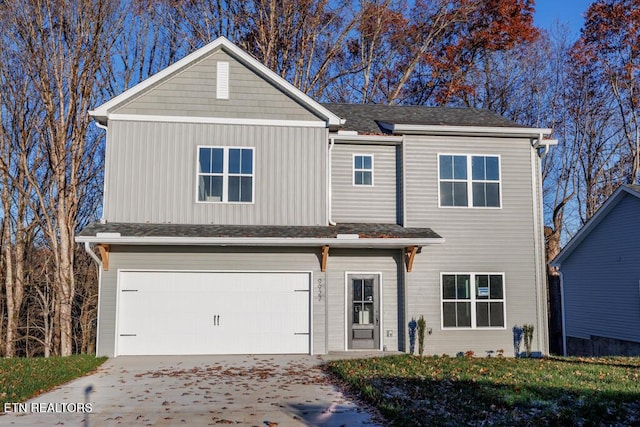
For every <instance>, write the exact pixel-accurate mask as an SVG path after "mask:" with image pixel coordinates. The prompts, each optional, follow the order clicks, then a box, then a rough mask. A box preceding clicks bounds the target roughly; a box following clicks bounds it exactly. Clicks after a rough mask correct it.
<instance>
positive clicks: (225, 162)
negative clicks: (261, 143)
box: [196, 145, 256, 205]
mask: <svg viewBox="0 0 640 427" xmlns="http://www.w3.org/2000/svg"><path fill="white" fill-rule="evenodd" d="M201 148H209V149H222V150H223V159H222V173H202V172H200V170H199V169H200V149H201ZM233 149H238V150H251V153H252V154H251V161H252V164H251V174H246V173H244V174H243V173H230V172H229V150H233ZM201 176H222V200H220V201H206V200H199V197H198V193H199V191H198V190H199V188H200V187H199V185H200V177H201ZM230 176H244V177H251V179H252V185H251V201H250V202H241V201H229V177H230ZM255 197H256V150H255V147H245V146H237V147H235V146H220V145H198V146H197V147H196V203H207V204H211V203H214V204H220V203H225V204H240V205H251V204H254V203H255V200H256V199H255Z"/></svg>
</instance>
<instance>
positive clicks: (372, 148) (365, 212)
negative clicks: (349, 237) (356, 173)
mask: <svg viewBox="0 0 640 427" xmlns="http://www.w3.org/2000/svg"><path fill="white" fill-rule="evenodd" d="M399 151H400V150H399V148H397V147H395V146H384V145H349V144H335V145H334V147H333V149H332V153H331V169H332V171H331V181H332V187H331V197H332V204H331V209H332V219H333V220H334V221H336V222H369V223H391V224H396V223H399V221H400V218H399V217H398V209H399V204H400V203H401V199H400V198H399V197H398V189H399V187H398V175H399V170H398V169H397V167H398V161H397V158H398V157H399V156H398V154H397V153H398V152H399ZM354 154H364V155H371V156H373V184H374V185H372V186H366V185H353V155H354Z"/></svg>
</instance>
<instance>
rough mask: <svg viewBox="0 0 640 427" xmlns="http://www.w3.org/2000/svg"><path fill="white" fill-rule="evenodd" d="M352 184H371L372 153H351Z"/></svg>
mask: <svg viewBox="0 0 640 427" xmlns="http://www.w3.org/2000/svg"><path fill="white" fill-rule="evenodd" d="M353 185H373V156H372V155H370V154H354V155H353Z"/></svg>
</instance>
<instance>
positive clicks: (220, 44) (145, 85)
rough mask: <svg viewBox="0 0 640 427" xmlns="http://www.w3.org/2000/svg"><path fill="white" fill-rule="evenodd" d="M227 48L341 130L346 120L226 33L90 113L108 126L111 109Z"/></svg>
mask: <svg viewBox="0 0 640 427" xmlns="http://www.w3.org/2000/svg"><path fill="white" fill-rule="evenodd" d="M218 49H223V50H224V51H225V52H226V53H227V54H229V55H231V56H232V57H233V58H234V59H236V60H238V61H239V62H241V63H243V64H244V65H245V66H247V67H248V68H250V69H251V70H252V71H254V72H255V73H256V74H258V75H260V76H261V77H262V78H263V79H265V80H266V81H267V82H269V83H271V84H273V85H274V86H275V87H277V88H278V89H279V90H281V91H282V92H283V93H285V94H286V95H288V96H290V97H291V98H292V99H294V100H295V101H296V102H298V103H300V104H301V105H303V106H304V107H306V108H308V109H309V110H310V111H312V112H313V113H315V114H316V115H318V116H319V117H321V118H323V119H324V120H325V121H326V123H327V127H330V128H334V129H337V128H338V127H339V126H340V125H341V124H342V123H343V120H341V119H340V117H338V116H337V115H335V114H334V113H333V112H331V111H330V110H328V109H327V108H325V107H323V106H322V105H321V104H320V103H318V102H316V101H315V100H313V99H312V98H311V97H309V96H308V95H307V94H305V93H304V92H302V91H301V90H300V89H298V88H296V87H295V86H293V85H292V84H291V83H289V82H288V81H287V80H285V79H284V78H282V77H280V76H279V75H278V74H276V73H275V72H274V71H272V70H271V69H269V68H268V67H267V66H265V65H264V64H262V63H261V62H260V61H258V60H257V59H256V58H254V57H253V56H252V55H250V54H249V53H248V52H246V51H244V50H243V49H241V48H240V47H238V46H237V45H235V44H234V43H233V42H231V41H230V40H229V39H227V38H226V37H224V36H220V37H217V38H216V39H215V40H213V41H212V42H210V43H208V44H206V45H204V46H203V47H201V48H200V49H197V50H196V51H194V52H192V53H190V54H189V55H187V56H185V57H184V58H182V59H180V60H178V61H176V62H174V63H173V64H171V65H169V66H168V67H166V68H164V69H162V70H160V71H158V72H157V73H156V74H154V75H152V76H151V77H148V78H147V79H145V80H143V81H141V82H140V83H138V84H137V85H135V86H133V87H131V88H129V89H127V90H125V91H124V92H123V93H121V94H120V95H118V96H116V97H115V98H112V99H111V100H109V101H107V102H105V103H104V104H102V105H100V106H98V107H96V108H95V109H94V110H91V111H89V114H90V115H91V116H92V117H93V118H94V120H96V122H98V123H99V124H102V125H106V124H107V123H108V120H109V114H110V112H111V111H112V110H113V109H114V108H116V107H118V106H120V105H122V104H123V103H125V102H127V101H129V100H131V99H133V98H134V97H136V96H138V95H140V94H141V93H143V92H144V91H146V90H148V89H149V88H151V87H153V86H156V85H158V84H159V83H160V82H162V81H163V80H165V79H166V78H167V77H169V76H172V75H174V74H176V73H177V72H179V71H180V70H182V69H184V68H185V67H187V66H189V65H191V64H193V63H195V62H196V61H198V60H200V59H201V58H203V57H205V56H207V55H209V54H210V53H212V52H214V51H216V50H218Z"/></svg>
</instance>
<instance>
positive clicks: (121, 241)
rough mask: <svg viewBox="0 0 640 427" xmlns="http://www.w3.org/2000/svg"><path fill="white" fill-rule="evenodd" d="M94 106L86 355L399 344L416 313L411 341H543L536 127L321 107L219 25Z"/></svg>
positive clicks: (437, 112)
mask: <svg viewBox="0 0 640 427" xmlns="http://www.w3.org/2000/svg"><path fill="white" fill-rule="evenodd" d="M91 114H92V116H93V118H94V120H95V121H96V123H97V124H98V126H100V127H103V128H105V129H106V132H107V136H106V160H105V183H104V205H103V220H102V221H101V222H100V223H95V224H92V225H90V226H88V227H87V228H85V229H84V230H83V231H82V232H81V233H80V235H79V236H78V237H77V241H78V242H81V243H84V244H85V248H86V249H87V251H88V252H89V253H90V254H91V255H92V256H93V258H94V259H95V260H96V262H98V263H99V264H100V288H99V289H100V290H99V313H98V334H97V335H98V338H97V340H98V343H97V353H98V354H99V355H107V356H117V355H155V354H242V353H310V354H322V353H327V352H331V351H350V350H362V349H366V350H389V351H398V350H400V351H408V350H409V343H408V327H407V324H408V322H409V321H410V320H411V319H412V318H418V317H419V316H420V315H423V316H424V317H425V319H426V321H427V326H428V330H429V335H428V336H427V338H426V352H427V353H437V354H441V353H449V354H455V353H457V352H460V351H468V350H472V351H474V352H475V353H476V354H479V355H484V354H485V351H488V350H494V351H495V350H498V349H504V350H505V351H509V350H510V349H511V348H512V331H511V329H512V326H513V325H514V324H519V325H521V324H523V323H530V324H533V325H535V327H536V329H535V336H534V346H535V347H536V349H538V350H541V351H542V352H546V349H547V338H546V295H545V285H544V283H545V270H544V251H543V236H542V212H541V209H542V208H541V191H540V189H541V184H540V160H539V152H540V151H543V150H545V149H548V146H546V148H545V147H544V144H545V143H547V144H548V142H545V140H544V139H543V134H546V133H548V132H549V130H548V129H533V128H529V127H524V126H520V125H518V124H515V123H513V122H511V121H508V120H505V119H504V118H502V117H500V116H497V115H495V114H493V113H491V112H488V111H483V110H476V109H451V108H425V107H403V106H382V105H346V104H320V103H318V102H316V101H314V100H313V99H310V98H309V97H308V96H306V95H305V94H304V93H302V92H301V91H299V90H298V89H297V88H295V87H293V86H292V85H291V84H289V83H288V82H287V81H285V80H284V79H282V78H281V77H279V76H278V75H276V74H275V73H273V72H272V71H270V70H269V69H268V68H266V67H265V66H264V65H262V64H261V63H259V62H258V61H256V60H255V59H254V58H253V57H251V56H250V55H249V54H247V53H246V52H244V51H242V50H241V49H239V48H238V47H237V46H235V45H234V44H232V43H231V42H229V41H228V40H226V39H224V38H219V39H217V40H215V41H214V42H212V43H210V44H208V45H207V46H205V47H203V48H201V49H199V50H198V51H196V52H194V53H193V54H191V55H189V56H187V57H185V58H184V59H182V60H180V61H178V62H177V63H175V64H173V65H171V66H170V67H168V68H166V69H164V70H163V71H161V72H159V73H158V74H156V75H154V76H152V77H150V78H149V79H147V80H145V81H143V82H142V83H140V84H138V85H137V86H135V87H133V88H131V89H129V90H127V91H126V92H124V93H123V94H121V95H120V96H117V97H116V98H114V99H112V100H110V101H109V102H107V103H105V104H103V105H101V106H99V107H97V108H96V109H95V110H93V111H92V112H91ZM507 354H509V353H507Z"/></svg>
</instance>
